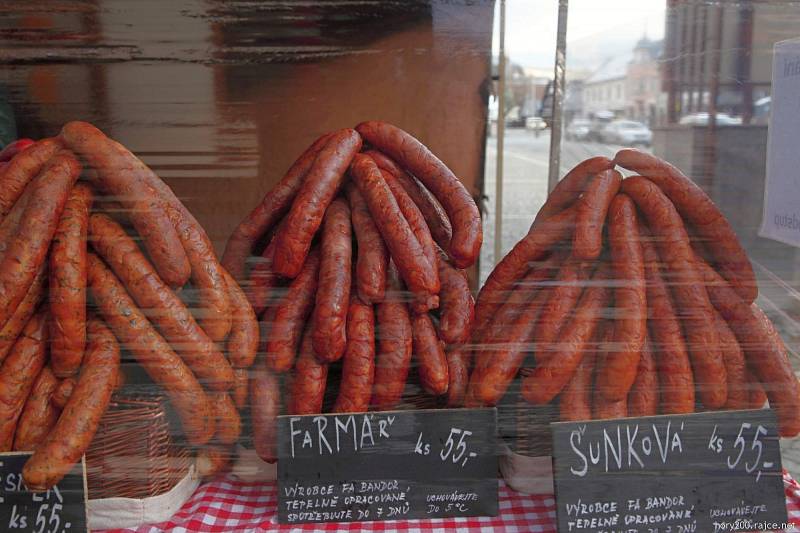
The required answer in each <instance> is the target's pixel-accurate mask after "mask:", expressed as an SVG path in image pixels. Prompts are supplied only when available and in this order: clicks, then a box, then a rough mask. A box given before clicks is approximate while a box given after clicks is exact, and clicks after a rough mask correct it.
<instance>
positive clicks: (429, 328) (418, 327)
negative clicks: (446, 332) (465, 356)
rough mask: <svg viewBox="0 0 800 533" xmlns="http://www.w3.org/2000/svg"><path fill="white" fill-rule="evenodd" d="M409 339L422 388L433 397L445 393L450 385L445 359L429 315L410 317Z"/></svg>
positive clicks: (421, 314) (422, 314)
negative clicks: (411, 342)
mask: <svg viewBox="0 0 800 533" xmlns="http://www.w3.org/2000/svg"><path fill="white" fill-rule="evenodd" d="M411 338H412V341H413V347H414V356H415V357H416V360H417V365H418V366H417V371H418V372H419V380H420V383H421V385H422V388H423V389H425V391H426V392H427V393H429V394H432V395H434V396H439V395H442V394H444V393H446V392H447V388H448V386H449V384H450V378H449V376H448V370H447V357H446V356H445V353H444V346H442V342H441V341H440V340H439V337H438V336H437V335H436V328H435V327H434V325H433V321H432V320H431V317H430V315H428V314H427V313H420V314H415V315H414V316H412V317H411Z"/></svg>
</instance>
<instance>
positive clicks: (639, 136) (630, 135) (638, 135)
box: [600, 120, 653, 146]
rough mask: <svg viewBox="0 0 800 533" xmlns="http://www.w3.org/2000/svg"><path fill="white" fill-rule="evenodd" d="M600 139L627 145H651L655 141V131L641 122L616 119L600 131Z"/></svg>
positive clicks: (605, 141)
mask: <svg viewBox="0 0 800 533" xmlns="http://www.w3.org/2000/svg"><path fill="white" fill-rule="evenodd" d="M600 141H601V142H604V143H608V144H622V145H626V146H636V145H641V146H650V144H651V143H652V142H653V132H652V131H650V128H648V127H647V126H645V125H644V124H642V123H641V122H636V121H634V120H615V121H613V122H609V123H608V124H607V125H606V127H605V128H603V130H602V131H601V132H600Z"/></svg>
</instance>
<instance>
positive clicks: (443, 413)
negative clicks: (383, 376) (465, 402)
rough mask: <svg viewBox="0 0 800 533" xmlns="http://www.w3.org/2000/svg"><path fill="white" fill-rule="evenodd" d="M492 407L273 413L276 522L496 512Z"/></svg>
mask: <svg viewBox="0 0 800 533" xmlns="http://www.w3.org/2000/svg"><path fill="white" fill-rule="evenodd" d="M496 425H497V411H496V410H495V409H442V410H420V411H387V412H374V413H358V414H340V415H311V416H282V417H280V418H279V422H278V442H279V444H278V491H279V494H278V520H279V521H280V522H281V523H284V524H296V523H303V522H352V521H371V520H399V519H410V518H442V517H451V516H481V515H496V514H497V454H496V450H495V438H496V435H495V433H496Z"/></svg>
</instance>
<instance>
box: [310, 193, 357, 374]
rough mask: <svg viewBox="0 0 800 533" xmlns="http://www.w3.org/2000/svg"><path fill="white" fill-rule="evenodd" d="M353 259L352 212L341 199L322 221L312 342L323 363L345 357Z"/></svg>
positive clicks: (334, 202) (332, 203)
mask: <svg viewBox="0 0 800 533" xmlns="http://www.w3.org/2000/svg"><path fill="white" fill-rule="evenodd" d="M352 258H353V236H352V232H351V227H350V208H349V207H348V206H347V202H345V201H344V200H343V199H341V198H337V199H335V200H334V201H333V202H331V205H330V206H329V207H328V210H327V211H326V212H325V217H324V219H323V221H322V239H321V243H320V261H319V279H318V281H317V296H316V303H315V305H314V311H313V313H312V314H313V321H314V324H316V327H315V328H314V332H313V333H312V334H311V340H312V344H313V345H314V352H315V353H316V354H317V357H318V358H319V359H320V360H321V361H327V362H329V363H330V362H333V361H338V360H339V359H340V358H341V357H342V354H344V348H345V344H346V342H347V332H346V328H347V326H346V323H347V316H348V310H347V309H348V302H349V301H350V283H351V280H352V277H353V276H352V266H351V261H352ZM349 305H350V306H352V303H350V304H349Z"/></svg>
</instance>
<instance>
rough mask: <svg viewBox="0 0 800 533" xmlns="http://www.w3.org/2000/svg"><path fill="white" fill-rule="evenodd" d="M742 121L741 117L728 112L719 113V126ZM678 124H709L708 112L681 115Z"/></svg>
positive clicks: (731, 124) (733, 124) (736, 123)
mask: <svg viewBox="0 0 800 533" xmlns="http://www.w3.org/2000/svg"><path fill="white" fill-rule="evenodd" d="M741 123H742V119H741V118H740V117H732V116H730V115H728V114H726V113H717V125H718V126H737V125H739V124H741ZM678 124H683V125H689V126H708V113H706V112H705V111H701V112H699V113H692V114H691V115H685V116H683V117H681V119H680V120H679V121H678Z"/></svg>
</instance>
